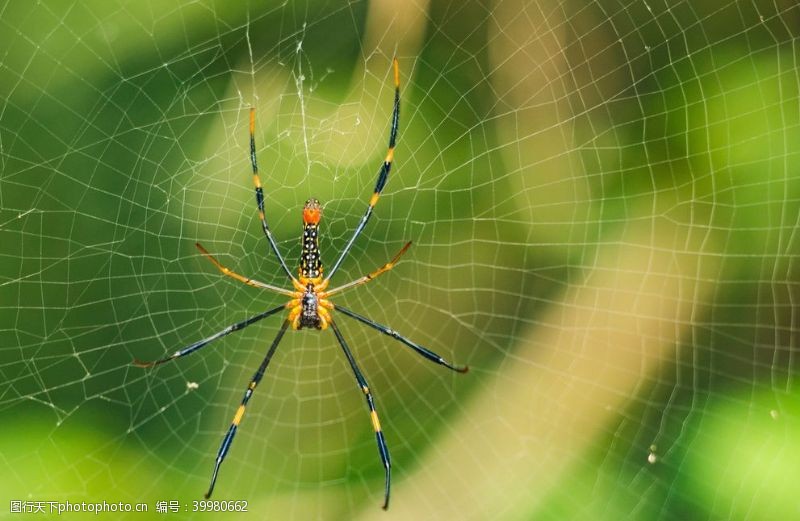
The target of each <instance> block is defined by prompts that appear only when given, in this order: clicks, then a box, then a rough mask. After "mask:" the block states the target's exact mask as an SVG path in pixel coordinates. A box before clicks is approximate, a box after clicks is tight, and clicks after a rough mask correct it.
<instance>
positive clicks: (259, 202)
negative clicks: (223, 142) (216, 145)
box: [250, 108, 295, 280]
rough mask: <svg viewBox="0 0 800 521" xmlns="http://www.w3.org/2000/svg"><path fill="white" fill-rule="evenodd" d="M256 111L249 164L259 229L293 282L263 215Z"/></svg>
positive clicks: (252, 109) (253, 109)
mask: <svg viewBox="0 0 800 521" xmlns="http://www.w3.org/2000/svg"><path fill="white" fill-rule="evenodd" d="M255 132H256V109H255V108H251V109H250V164H251V165H252V167H253V184H254V185H255V187H256V205H257V206H258V218H259V219H261V229H262V230H263V231H264V235H265V236H266V237H267V240H268V241H269V245H270V247H271V248H272V251H273V252H274V253H275V256H276V257H277V258H278V262H280V263H281V268H283V271H285V272H286V274H287V275H288V276H289V278H290V279H292V280H295V278H294V276H293V275H292V272H291V271H289V268H288V267H287V266H286V261H284V260H283V257H282V256H281V252H280V251H278V245H277V244H275V239H274V238H273V237H272V231H270V229H269V225H268V224H267V217H266V215H265V213H264V189H263V188H261V178H260V177H259V176H258V163H257V162H256V137H255Z"/></svg>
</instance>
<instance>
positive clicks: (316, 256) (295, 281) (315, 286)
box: [134, 60, 467, 509]
mask: <svg viewBox="0 0 800 521" xmlns="http://www.w3.org/2000/svg"><path fill="white" fill-rule="evenodd" d="M394 85H395V90H394V111H393V112H392V122H391V129H390V131H389V150H388V151H387V152H386V157H385V158H384V160H383V163H382V164H381V168H380V171H379V172H378V180H377V182H376V183H375V189H374V191H373V193H372V196H371V197H370V199H369V204H368V206H367V211H366V212H365V213H364V215H363V216H362V217H361V220H360V221H359V223H358V225H357V226H356V230H355V232H354V233H353V235H352V236H351V237H350V240H349V241H348V242H347V244H346V245H345V247H344V249H343V250H342V253H341V254H340V255H339V257H338V258H337V260H336V262H335V263H334V264H333V267H332V268H331V270H330V272H328V274H327V276H325V277H324V278H323V269H322V260H321V258H320V252H319V222H320V219H321V218H322V207H321V206H320V204H319V201H317V200H316V199H313V198H312V199H309V200H308V201H306V204H305V206H304V207H303V235H302V253H301V255H300V266H299V269H298V277H295V276H294V275H292V272H291V271H290V270H289V268H288V266H287V265H286V261H284V259H283V256H282V255H281V253H280V251H278V245H277V244H276V243H275V239H274V238H273V237H272V231H271V230H270V229H269V226H268V225H267V218H266V215H265V210H264V206H265V205H264V190H263V188H262V186H261V178H260V177H259V175H258V165H257V163H256V143H255V121H256V115H255V114H256V113H255V109H253V108H251V109H250V162H251V164H252V167H253V183H254V184H255V191H256V207H257V209H258V218H259V220H260V221H261V229H262V230H263V231H264V235H265V236H266V237H267V241H269V245H270V248H271V249H272V251H273V253H274V254H275V257H277V259H278V262H279V263H280V265H281V269H283V271H284V273H285V274H286V275H287V276H288V278H289V279H290V280H291V282H292V286H293V290H292V289H285V288H281V287H279V286H273V285H271V284H266V283H264V282H259V281H257V280H254V279H251V278H249V277H245V276H243V275H239V274H238V273H236V272H234V271H231V270H230V269H228V268H227V267H225V266H223V265H222V264H221V263H220V262H219V261H218V260H217V259H216V258H215V257H214V256H213V255H211V254H210V253H208V251H206V249H205V248H203V247H202V246H201V245H200V244H199V243H197V244H196V246H197V248H198V249H199V250H200V252H201V253H202V254H203V255H204V256H205V257H207V258H208V259H209V260H210V261H211V262H212V263H213V264H214V265H215V266H216V267H217V268H219V270H220V271H221V272H222V273H223V274H225V275H227V276H229V277H232V278H234V279H236V280H238V281H240V282H243V283H245V284H247V285H248V286H253V287H256V288H260V289H263V290H268V291H271V292H273V293H278V294H280V295H283V296H287V297H289V301H288V302H286V303H285V304H281V305H280V306H278V307H275V308H272V309H268V310H267V311H263V312H261V313H258V314H257V315H254V316H252V317H250V318H247V319H245V320H242V321H241V322H237V323H236V324H232V325H230V326H228V327H226V328H225V329H223V330H222V331H219V332H217V333H214V334H213V335H211V336H210V337H207V338H204V339H203V340H199V341H197V342H195V343H194V344H191V345H189V346H186V347H184V348H183V349H180V350H178V351H176V352H175V353H173V354H171V355H169V356H167V357H165V358H162V359H160V360H156V361H154V362H142V361H139V360H134V364H136V365H138V366H140V367H152V366H155V365H159V364H162V363H164V362H168V361H170V360H174V359H176V358H180V357H182V356H186V355H188V354H190V353H193V352H195V351H197V350H198V349H200V348H202V347H204V346H206V345H208V344H210V343H211V342H212V341H214V340H217V339H218V338H221V337H223V336H225V335H228V334H230V333H233V332H234V331H239V330H241V329H244V328H245V327H247V326H249V325H250V324H253V323H254V322H257V321H259V320H261V319H263V318H266V317H268V316H271V315H274V314H276V313H279V312H281V311H284V310H288V311H289V313H288V315H287V317H286V319H285V320H284V321H283V324H282V325H281V328H280V329H279V330H278V334H277V335H276V336H275V339H274V340H273V341H272V344H271V345H270V347H269V350H268V351H267V354H266V356H265V357H264V360H263V361H262V362H261V365H260V366H259V367H258V369H257V370H256V372H255V374H254V375H253V379H252V380H250V383H249V384H248V386H247V389H246V390H245V393H244V397H243V398H242V402H241V403H240V404H239V408H238V409H237V410H236V414H235V415H234V417H233V421H232V422H231V425H230V427H228V432H227V433H226V434H225V438H223V440H222V444H221V445H220V447H219V451H218V452H217V458H216V460H215V462H214V472H213V474H212V475H211V484H210V486H209V487H208V492H206V494H205V496H206V498H208V497H210V496H211V493H212V492H213V491H214V484H215V483H216V481H217V475H218V473H219V469H220V465H222V462H223V461H224V460H225V456H226V455H227V454H228V450H229V449H230V447H231V443H233V437H234V436H235V435H236V430H237V429H238V428H239V423H240V422H241V421H242V418H243V417H244V412H245V408H246V407H247V404H248V402H249V401H250V398H251V397H252V396H253V392H254V391H255V388H256V386H257V385H258V383H259V382H260V381H261V379H262V378H263V377H264V373H265V372H266V370H267V366H268V365H269V363H270V360H272V355H273V354H275V350H276V349H277V348H278V344H279V343H280V341H281V339H282V338H283V335H284V334H285V333H286V330H287V329H288V328H289V326H291V327H292V328H293V329H303V328H308V329H319V330H324V329H327V328H328V326H330V328H331V329H332V330H333V334H334V335H335V336H336V340H337V342H338V343H339V345H340V346H341V348H342V351H343V352H344V355H345V357H346V358H347V361H348V363H349V364H350V368H351V369H352V371H353V375H354V376H355V378H356V382H357V383H358V387H359V389H360V390H361V392H362V393H363V394H364V397H365V399H366V401H367V407H368V408H369V414H370V420H371V422H372V428H373V430H374V431H375V440H376V442H377V444H378V454H379V455H380V458H381V462H382V463H383V467H384V471H385V485H384V500H383V508H384V509H385V508H387V507H388V506H389V490H390V484H391V462H390V459H389V449H388V448H387V446H386V440H385V438H384V436H383V431H382V430H381V424H380V421H379V420H378V413H377V411H376V410H375V401H374V400H373V398H372V393H371V391H370V389H369V386H368V385H367V380H366V379H365V378H364V375H363V374H362V373H361V369H359V367H358V364H356V360H355V357H353V354H352V353H351V352H350V347H349V346H348V345H347V342H346V341H345V339H344V336H343V335H342V332H341V331H340V330H339V327H338V326H337V324H336V322H335V321H334V320H333V318H332V317H331V314H332V312H333V311H334V310H335V311H339V312H341V313H342V314H343V315H345V316H347V317H350V318H352V319H354V320H356V321H358V322H361V323H362V324H366V325H368V326H369V327H371V328H373V329H376V330H378V331H380V332H381V333H383V334H385V335H387V336H390V337H391V338H393V339H395V340H398V341H399V342H401V343H402V344H404V345H405V346H407V347H409V348H411V349H412V350H413V351H415V352H416V353H417V354H419V355H420V356H422V357H424V358H426V359H428V360H430V361H432V362H435V363H437V364H440V365H443V366H445V367H447V368H449V369H452V370H453V371H458V372H460V373H465V372H467V367H466V366H455V365H452V364H450V363H449V362H447V361H445V360H444V359H443V358H442V357H441V356H439V355H437V354H436V353H434V352H433V351H431V350H429V349H427V348H425V347H423V346H421V345H419V344H417V343H415V342H412V341H411V340H409V339H407V338H406V337H404V336H402V335H400V334H399V333H397V332H396V331H394V330H393V329H390V328H389V327H387V326H384V325H382V324H378V323H377V322H374V321H372V320H370V319H369V318H366V317H363V316H361V315H359V314H358V313H355V312H354V311H350V310H349V309H347V308H343V307H342V306H338V305H337V306H334V305H333V304H332V303H331V302H330V301H329V300H328V298H329V297H331V296H332V295H334V294H337V293H340V292H342V291H344V290H346V289H349V288H353V287H355V286H360V285H362V284H366V283H367V282H369V281H371V280H372V279H374V278H375V277H377V276H378V275H380V274H381V273H384V272H386V271H389V270H390V269H392V267H394V265H395V264H396V263H397V261H398V260H400V257H401V256H402V255H403V254H404V253H405V252H406V250H408V247H409V246H411V243H410V242H408V243H406V245H405V246H403V247H402V248H401V249H400V251H399V252H398V253H397V255H395V256H394V258H392V260H390V261H389V262H387V263H386V264H384V265H383V266H382V267H380V268H378V269H377V270H375V271H373V272H372V273H369V274H367V275H364V276H363V277H360V278H358V279H355V280H353V281H351V282H348V283H347V284H343V285H341V286H338V287H335V288H333V289H331V290H328V289H327V287H328V283H329V282H330V279H331V277H332V276H333V274H334V273H335V272H336V270H338V269H339V266H340V265H341V263H342V261H343V260H344V258H345V256H346V255H347V253H348V252H349V251H350V249H351V248H352V246H353V243H354V242H355V240H356V238H357V237H358V236H359V235H360V234H361V232H362V231H363V230H364V227H365V226H366V224H367V221H369V218H370V216H371V215H372V209H373V208H374V207H375V205H376V204H377V202H378V199H379V198H380V195H381V191H382V190H383V187H384V186H385V185H386V181H387V180H388V178H389V171H390V170H391V167H392V161H393V159H394V146H395V140H396V139H397V125H398V121H399V114H400V70H399V67H398V65H397V60H394Z"/></svg>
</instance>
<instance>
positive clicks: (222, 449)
mask: <svg viewBox="0 0 800 521" xmlns="http://www.w3.org/2000/svg"><path fill="white" fill-rule="evenodd" d="M288 327H289V321H288V320H284V321H283V324H282V325H281V328H280V330H279V331H278V334H277V335H276V336H275V340H273V341H272V345H271V346H269V351H267V355H266V356H265V357H264V360H263V361H262V362H261V365H260V366H258V370H257V371H256V373H255V374H254V375H253V379H252V380H251V381H250V384H249V385H248V386H247V390H246V391H245V392H244V398H242V403H241V404H240V405H239V408H238V409H237V410H236V414H235V415H234V416H233V421H232V422H231V426H230V427H228V432H227V433H226V434H225V438H223V440H222V444H221V445H220V446H219V452H217V459H216V461H215V462H214V473H213V474H212V475H211V485H209V487H208V492H206V493H205V497H206V499H208V498H209V497H211V493H212V492H213V491H214V484H215V483H216V482H217V475H218V474H219V467H220V465H222V462H223V461H225V456H226V455H227V454H228V449H230V448H231V443H233V437H234V436H235V435H236V429H237V428H238V427H239V422H241V421H242V417H243V416H244V411H245V408H247V402H249V401H250V397H251V396H253V391H254V390H255V388H256V386H257V385H258V383H259V382H260V381H261V378H263V377H264V372H265V371H266V370H267V366H268V365H269V362H270V360H272V355H273V354H275V350H276V349H277V348H278V344H279V343H280V341H281V339H282V338H283V334H284V333H286V328H288Z"/></svg>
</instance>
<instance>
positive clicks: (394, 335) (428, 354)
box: [335, 305, 469, 373]
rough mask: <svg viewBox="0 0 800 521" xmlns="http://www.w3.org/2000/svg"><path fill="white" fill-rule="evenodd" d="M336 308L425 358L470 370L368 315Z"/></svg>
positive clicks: (450, 366)
mask: <svg viewBox="0 0 800 521" xmlns="http://www.w3.org/2000/svg"><path fill="white" fill-rule="evenodd" d="M335 309H336V310H337V311H341V312H342V313H344V314H345V315H347V316H348V317H350V318H354V319H356V320H358V321H359V322H362V323H364V324H366V325H368V326H369V327H372V328H375V329H377V330H378V331H380V332H381V333H383V334H384V335H389V336H390V337H392V338H394V339H395V340H399V341H400V342H402V343H403V344H405V345H407V346H408V347H410V348H411V349H413V350H414V351H416V352H417V353H419V354H420V355H422V356H424V357H425V358H427V359H428V360H430V361H431V362H436V363H437V364H440V365H443V366H445V367H447V368H449V369H452V370H453V371H457V372H459V373H466V372H467V371H469V367H468V366H466V365H463V366H460V365H453V364H451V363H449V362H448V361H446V360H445V359H444V358H442V357H441V356H439V355H437V354H436V353H434V352H433V351H431V350H430V349H426V348H424V347H422V346H421V345H419V344H417V343H415V342H412V341H411V340H409V339H407V338H406V337H404V336H403V335H401V334H400V333H398V332H397V331H395V330H393V329H390V328H388V327H386V326H384V325H382V324H378V323H377V322H375V321H373V320H370V319H368V318H367V317H364V316H361V315H359V314H358V313H355V312H353V311H350V310H349V309H347V308H343V307H342V306H338V305H337V306H336V308H335Z"/></svg>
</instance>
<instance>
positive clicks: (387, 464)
mask: <svg viewBox="0 0 800 521" xmlns="http://www.w3.org/2000/svg"><path fill="white" fill-rule="evenodd" d="M330 326H331V328H332V329H333V333H334V334H335V335H336V340H338V341H339V345H340V346H342V351H344V356H346V357H347V361H348V362H350V367H351V368H352V369H353V374H354V375H355V377H356V381H357V382H358V387H359V388H360V389H361V392H363V393H364V397H365V398H366V400H367V406H368V407H369V415H370V419H371V420H372V428H373V430H374V431H375V439H376V441H377V442H378V453H380V455H381V462H383V468H384V469H385V472H386V477H385V480H386V481H385V486H384V496H383V509H384V510H386V509H387V508H389V488H390V485H391V481H392V462H391V460H390V459H389V449H388V448H387V447H386V439H385V438H384V437H383V432H382V431H381V422H380V421H379V420H378V413H377V412H375V402H374V401H373V399H372V393H370V391H369V386H368V385H367V381H366V380H365V379H364V375H363V374H361V370H360V369H359V368H358V365H357V364H356V360H355V358H353V354H352V353H351V352H350V348H349V347H347V342H345V340H344V337H343V336H342V332H341V331H339V327H338V326H337V325H336V322H334V321H333V320H331V321H330Z"/></svg>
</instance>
